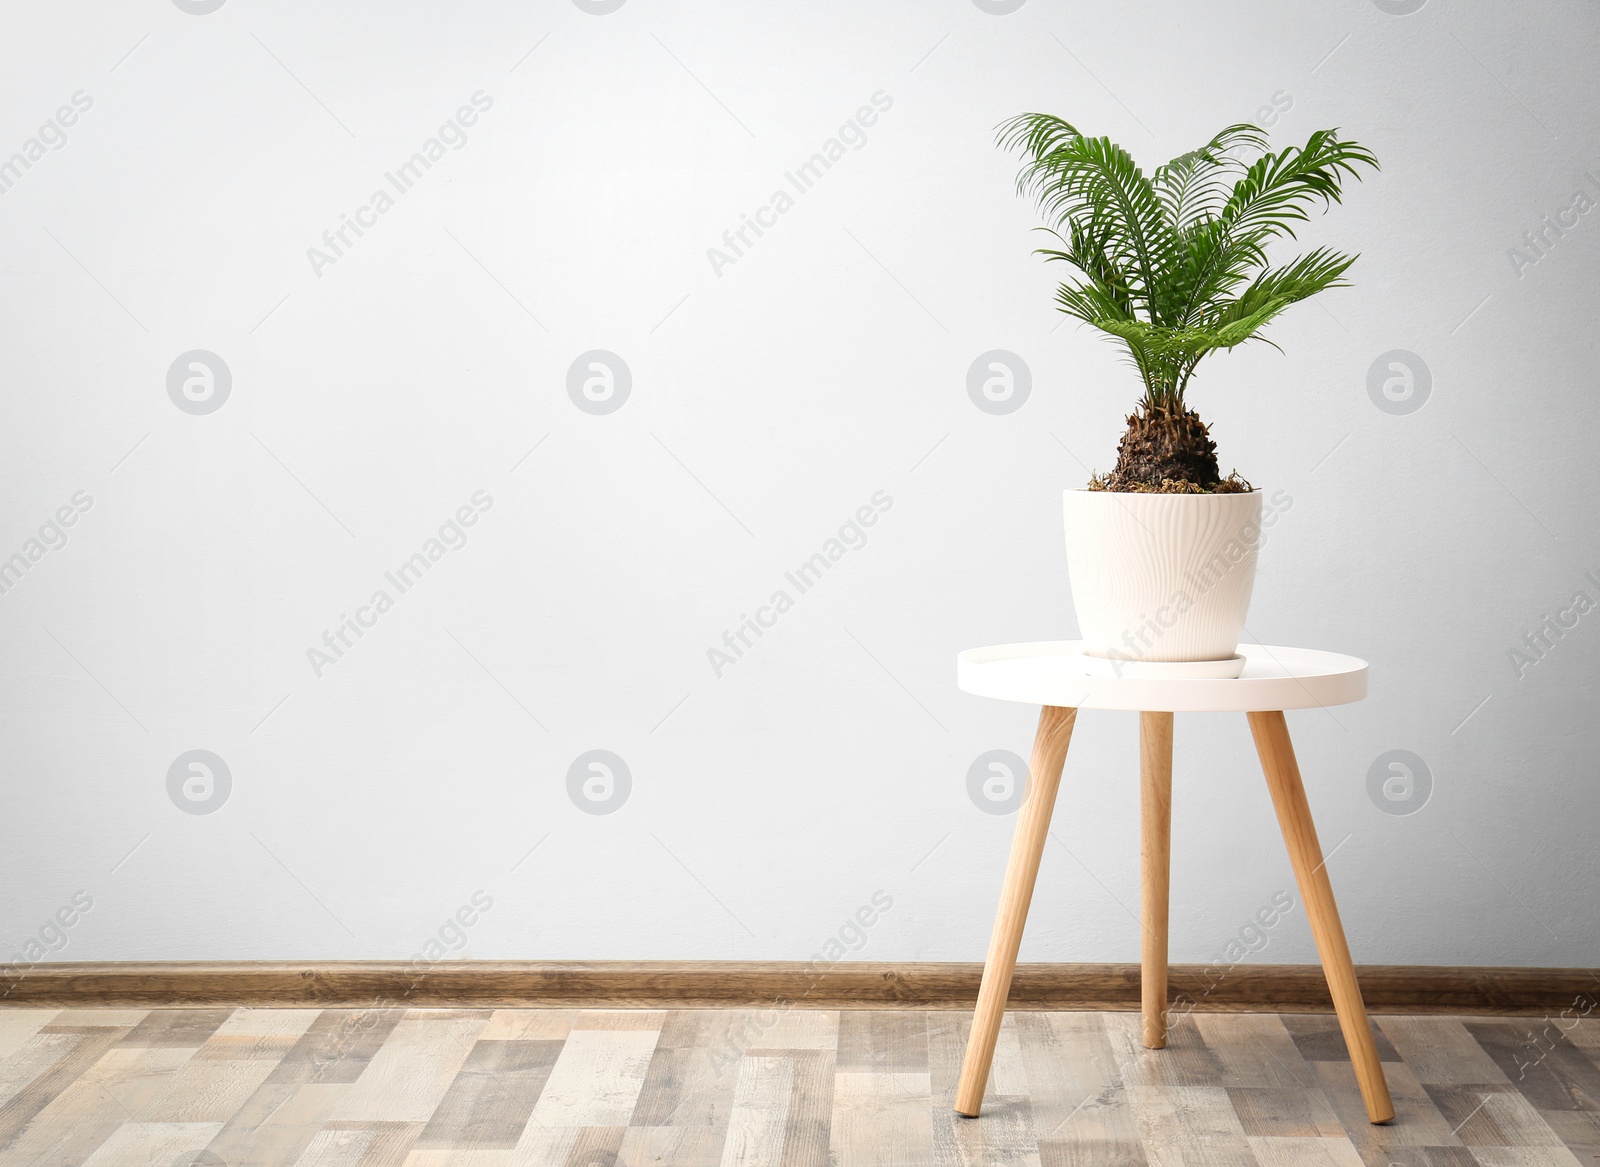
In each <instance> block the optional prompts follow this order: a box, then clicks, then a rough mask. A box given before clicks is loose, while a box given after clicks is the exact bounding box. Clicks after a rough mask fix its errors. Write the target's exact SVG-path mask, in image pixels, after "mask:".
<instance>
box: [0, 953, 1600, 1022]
mask: <svg viewBox="0 0 1600 1167" xmlns="http://www.w3.org/2000/svg"><path fill="white" fill-rule="evenodd" d="M1357 974H1358V977H1359V979H1360V982H1361V991H1362V993H1363V995H1364V996H1365V998H1366V1003H1367V1008H1368V1009H1369V1010H1370V1011H1372V1012H1374V1013H1480V1014H1509V1013H1520V1014H1549V1015H1551V1016H1557V1015H1559V1014H1560V1013H1561V1011H1562V1010H1563V1009H1568V1008H1571V1007H1573V1005H1574V1002H1582V1001H1583V1000H1584V999H1586V998H1591V997H1594V998H1600V971H1597V970H1593V969H1571V968H1470V967H1448V966H1429V965H1365V966H1360V967H1358V968H1357ZM982 975H983V966H982V965H981V964H932V963H902V964H893V963H868V962H864V961H863V962H856V961H843V962H840V963H838V964H834V965H832V966H828V967H824V966H814V965H811V964H808V963H805V962H799V961H796V962H780V961H478V960H473V961H452V960H444V961H438V962H435V963H432V964H431V965H423V964H420V963H419V964H412V963H410V962H406V961H324V962H305V963H302V962H294V961H240V962H199V961H195V962H188V961H156V962H128V963H121V962H117V963H77V964H36V965H32V966H30V967H27V968H18V967H17V966H14V965H12V966H4V967H3V968H0V1006H5V1005H12V1006H29V1007H35V1008H37V1007H41V1006H55V1007H68V1006H103V1007H122V1008H128V1007H140V1008H161V1007H174V1006H186V1007H189V1006H222V1005H232V1006H258V1007H272V1006H278V1007H305V1006H315V1007H319V1008H355V1009H369V1008H396V1007H407V1006H412V1007H429V1006H434V1007H451V1008H517V1007H523V1008H532V1007H543V1008H575V1007H583V1008H672V1009H698V1008H723V1009H729V1008H771V1007H773V1006H774V1005H778V1006H779V1007H789V1006H793V1007H798V1008H806V1009H899V1008H906V1009H970V1008H972V1007H973V1003H974V1002H975V1001H976V1000H977V995H978V982H979V979H980V978H981V977H982ZM1169 992H1170V995H1171V999H1172V1003H1173V1008H1174V1009H1175V1010H1179V1011H1188V1010H1194V1011H1199V1012H1220V1013H1253V1012H1275V1013H1326V1012H1330V1011H1331V1010H1332V1002H1331V1001H1330V999H1329V997H1328V988H1327V984H1326V983H1325V982H1324V980H1323V977H1322V970H1321V969H1320V968H1319V967H1318V966H1316V965H1296V964H1250V965H1244V964H1241V965H1236V966H1234V967H1232V968H1225V967H1222V966H1219V965H1199V964H1177V965H1173V966H1172V969H1171V972H1170V975H1169ZM1009 1007H1010V1008H1012V1009H1063V1010H1065V1009H1106V1010H1118V1011H1121V1010H1137V1009H1138V1008H1139V966H1138V965H1136V964H1019V965H1018V966H1017V972H1016V977H1015V979H1013V981H1012V982H1011V997H1010V1004H1009ZM1582 1007H1583V1006H1582V1004H1579V1008H1582ZM1590 1007H1591V1008H1592V1002H1591V1004H1590ZM1585 1011H1587V1010H1585Z"/></svg>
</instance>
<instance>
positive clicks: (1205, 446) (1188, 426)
mask: <svg viewBox="0 0 1600 1167" xmlns="http://www.w3.org/2000/svg"><path fill="white" fill-rule="evenodd" d="M1089 489H1090V490H1122V491H1137V492H1141V493H1159V494H1204V493H1211V494H1236V493H1240V492H1243V491H1248V490H1250V489H1251V487H1250V484H1249V483H1248V482H1245V481H1244V480H1243V479H1242V478H1240V477H1239V476H1238V475H1237V474H1230V475H1229V476H1228V477H1227V478H1223V477H1222V473H1221V471H1220V470H1219V469H1218V468H1217V445H1216V443H1215V442H1213V441H1212V440H1211V434H1210V430H1209V427H1207V425H1206V424H1205V422H1203V421H1201V420H1200V415H1199V414H1197V413H1195V412H1194V411H1193V410H1185V409H1181V408H1178V409H1174V408H1169V407H1165V406H1157V407H1156V408H1155V409H1149V410H1146V409H1141V410H1140V411H1139V412H1138V413H1136V414H1133V415H1132V416H1130V417H1129V418H1128V429H1127V432H1126V433H1124V434H1123V435H1122V441H1121V442H1120V443H1119V444H1118V446H1117V465H1116V469H1114V470H1113V471H1112V472H1111V473H1110V474H1107V475H1104V476H1100V475H1096V476H1095V478H1094V479H1093V481H1091V482H1090V483H1089Z"/></svg>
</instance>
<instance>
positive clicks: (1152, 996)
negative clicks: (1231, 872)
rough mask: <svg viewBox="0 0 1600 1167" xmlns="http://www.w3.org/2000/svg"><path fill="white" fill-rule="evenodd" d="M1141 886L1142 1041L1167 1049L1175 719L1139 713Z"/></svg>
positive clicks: (1150, 1045) (1159, 714) (1140, 986)
mask: <svg viewBox="0 0 1600 1167" xmlns="http://www.w3.org/2000/svg"><path fill="white" fill-rule="evenodd" d="M1139 826H1140V841H1139V886H1140V889H1141V893H1142V900H1143V904H1142V916H1143V924H1144V944H1143V951H1142V954H1141V959H1140V964H1139V998H1140V1004H1141V1006H1142V1009H1143V1012H1144V1025H1143V1027H1142V1028H1143V1033H1142V1036H1143V1039H1144V1044H1145V1045H1146V1046H1147V1047H1148V1048H1150V1049H1161V1048H1163V1047H1164V1046H1165V1045H1166V1044H1167V896H1168V891H1169V888H1170V886H1171V855H1172V714H1170V713H1141V714H1139Z"/></svg>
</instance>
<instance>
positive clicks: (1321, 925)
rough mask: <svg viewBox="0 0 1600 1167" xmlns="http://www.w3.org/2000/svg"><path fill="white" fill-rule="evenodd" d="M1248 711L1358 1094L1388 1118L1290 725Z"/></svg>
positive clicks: (1378, 1118) (1377, 1117) (1370, 1109)
mask: <svg viewBox="0 0 1600 1167" xmlns="http://www.w3.org/2000/svg"><path fill="white" fill-rule="evenodd" d="M1248 716H1249V718H1250V732H1251V733H1252V734H1253V735H1254V736H1255V739H1256V752H1257V753H1258V754H1260V755H1261V768H1262V770H1264V771H1265V772H1266V775H1267V787H1268V789H1270V790H1271V791H1272V805H1273V806H1274V807H1275V808H1277V811H1278V826H1279V827H1280V828H1282V830H1283V841H1284V842H1285V843H1286V844H1287V845H1288V847H1289V860H1290V862H1291V863H1293V865H1294V877H1295V881H1296V882H1297V883H1298V884H1299V885H1300V898H1301V899H1302V900H1304V901H1305V905H1306V915H1307V916H1309V917H1310V919H1311V934H1312V935H1313V936H1314V937H1316V941H1317V953H1318V955H1320V956H1321V957H1322V971H1323V975H1325V976H1326V977H1327V978H1328V991H1329V992H1330V993H1331V994H1332V995H1333V1008H1334V1011H1335V1012H1336V1013H1338V1015H1339V1028H1340V1029H1341V1030H1342V1031H1343V1032H1344V1043H1345V1047H1346V1048H1347V1049H1348V1050H1349V1051H1350V1064H1351V1066H1352V1067H1353V1068H1354V1069H1355V1073H1356V1084H1357V1085H1358V1086H1360V1087H1361V1099H1362V1101H1363V1102H1365V1103H1366V1106H1367V1118H1368V1119H1370V1120H1371V1121H1372V1122H1388V1121H1389V1120H1390V1119H1392V1118H1393V1117H1394V1103H1393V1102H1392V1101H1390V1099H1389V1084H1388V1082H1387V1081H1385V1080H1384V1076H1383V1066H1382V1064H1381V1063H1380V1062H1379V1061H1378V1048H1377V1045H1376V1043H1375V1042H1374V1041H1373V1039H1372V1027H1371V1025H1370V1024H1368V1022H1367V1007H1366V1005H1365V1004H1364V1003H1363V1002H1362V1000H1361V987H1360V985H1358V984H1357V983H1356V970H1355V965H1354V964H1353V963H1352V962H1351V960H1350V945H1349V944H1348V943H1347V942H1346V941H1345V938H1344V925H1343V924H1341V923H1340V922H1339V908H1338V905H1336V904H1335V903H1334V902H1333V884H1331V883H1330V882H1329V881H1328V869H1327V867H1326V865H1325V864H1324V861H1323V856H1322V844H1321V843H1319V842H1318V841H1317V828H1316V824H1315V823H1313V822H1312V821H1311V808H1310V806H1309V805H1308V804H1307V803H1306V791H1305V786H1304V785H1303V784H1302V783H1301V781H1300V767H1299V765H1298V764H1297V763H1296V762H1295V758H1294V746H1293V744H1292V743H1291V742H1290V741H1289V726H1288V725H1287V723H1285V721H1284V719H1283V714H1282V713H1279V712H1267V713H1251V714H1249V715H1248Z"/></svg>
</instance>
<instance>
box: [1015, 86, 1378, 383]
mask: <svg viewBox="0 0 1600 1167" xmlns="http://www.w3.org/2000/svg"><path fill="white" fill-rule="evenodd" d="M999 142H1000V144H1001V146H1002V147H1004V148H1006V149H1008V150H1018V151H1020V152H1021V153H1022V155H1023V159H1024V161H1023V166H1022V169H1021V171H1020V172H1019V173H1018V176H1017V189H1018V191H1019V193H1022V194H1025V195H1028V196H1030V197H1031V198H1032V199H1033V200H1034V201H1035V202H1036V203H1037V204H1038V206H1039V208H1040V210H1041V212H1043V214H1044V217H1045V221H1046V226H1045V227H1044V228H1043V229H1044V230H1047V231H1049V232H1050V233H1051V234H1053V235H1054V236H1055V238H1056V239H1057V240H1058V241H1059V242H1060V244H1061V246H1060V247H1055V248H1041V249H1040V250H1039V252H1038V254H1040V255H1043V256H1044V257H1045V258H1046V259H1047V260H1057V261H1061V262H1065V263H1067V264H1069V265H1070V266H1072V267H1074V268H1076V269H1077V270H1078V272H1079V273H1080V274H1081V277H1082V278H1080V279H1076V280H1072V281H1069V282H1065V283H1063V284H1062V285H1061V287H1060V289H1059V290H1058V292H1057V297H1056V298H1057V303H1058V305H1059V307H1060V309H1061V311H1063V312H1065V313H1067V314H1068V315H1070V316H1073V317H1075V318H1077V319H1079V320H1082V321H1084V322H1085V323H1087V324H1090V325H1092V326H1093V327H1095V328H1097V329H1099V330H1100V331H1102V332H1104V333H1106V334H1107V335H1108V336H1111V337H1113V338H1115V339H1116V340H1117V341H1118V342H1120V343H1121V344H1122V345H1123V347H1124V348H1125V349H1126V350H1127V353H1128V356H1129V359H1130V360H1131V361H1132V363H1133V364H1134V365H1135V367H1136V368H1137V369H1138V370H1139V373H1140V376H1141V378H1142V379H1143V381H1144V384H1145V401H1144V403H1145V405H1146V406H1148V407H1152V408H1153V407H1155V406H1157V405H1160V404H1163V403H1164V404H1167V405H1173V406H1178V407H1181V406H1182V404H1183V391H1184V388H1185V387H1186V386H1187V384H1188V381H1189V378H1190V376H1192V375H1193V373H1194V369H1195V366H1196V364H1197V363H1198V362H1199V361H1200V360H1201V358H1203V357H1205V356H1206V355H1208V354H1210V353H1212V352H1215V351H1217V350H1218V349H1230V348H1234V347H1236V346H1237V345H1240V344H1242V343H1244V342H1245V341H1247V340H1252V339H1259V333H1260V331H1261V329H1262V328H1263V327H1265V326H1266V325H1267V324H1268V323H1269V322H1270V321H1272V320H1273V319H1274V318H1276V317H1277V316H1278V315H1279V314H1280V313H1282V312H1283V311H1284V309H1286V308H1287V307H1288V306H1289V305H1291V304H1294V303H1297V302H1299V301H1300V300H1303V299H1305V298H1306V297H1308V296H1312V295H1315V294H1316V293H1318V292H1321V291H1324V290H1326V289H1327V288H1332V287H1340V286H1342V285H1343V282H1344V281H1343V279H1342V277H1343V275H1344V273H1345V272H1346V271H1347V270H1348V269H1349V267H1350V265H1351V264H1352V263H1354V262H1355V257H1354V256H1347V255H1343V254H1341V253H1339V252H1336V251H1331V250H1329V249H1327V248H1317V249H1315V250H1313V251H1312V252H1310V253H1309V254H1307V255H1304V256H1302V257H1300V258H1298V259H1296V260H1294V261H1292V262H1290V263H1288V264H1286V265H1283V266H1280V267H1276V268H1274V267H1270V266H1269V260H1268V256H1267V247H1268V245H1269V244H1270V243H1271V242H1273V241H1274V240H1276V239H1280V238H1283V237H1289V238H1293V237H1294V235H1295V229H1296V227H1297V226H1298V224H1300V223H1303V222H1306V221H1307V220H1309V219H1310V217H1311V211H1312V210H1313V209H1315V208H1316V207H1317V206H1318V205H1319V204H1320V205H1322V206H1327V205H1329V204H1332V203H1336V202H1339V201H1340V200H1341V198H1342V195H1343V183H1344V181H1345V180H1346V179H1356V180H1359V179H1360V178H1361V173H1360V168H1361V167H1372V168H1373V169H1376V168H1377V165H1378V161H1377V159H1376V158H1375V157H1373V155H1372V153H1371V152H1370V151H1368V150H1367V149H1366V148H1365V147H1363V146H1361V145H1360V144H1358V143H1356V142H1354V141H1349V140H1345V139H1341V138H1340V137H1339V131H1338V130H1318V131H1316V132H1315V133H1313V134H1312V135H1311V136H1310V138H1308V139H1307V140H1306V144H1305V145H1304V146H1299V147H1295V146H1290V147H1287V148H1285V149H1283V150H1280V151H1277V152H1272V151H1269V150H1268V149H1267V146H1268V140H1267V137H1266V135H1265V134H1264V133H1262V131H1261V130H1259V129H1258V128H1256V127H1255V126H1252V125H1248V124H1238V125H1231V126H1228V127H1227V128H1225V129H1224V130H1222V131H1221V132H1220V133H1218V134H1217V135H1216V136H1215V137H1213V138H1212V139H1211V140H1210V141H1209V142H1207V143H1206V144H1205V145H1203V146H1200V147H1199V148H1198V149H1195V150H1191V151H1189V152H1188V153H1186V154H1181V155H1179V156H1178V157H1177V158H1174V159H1173V160H1172V161H1170V162H1168V163H1166V164H1165V165H1163V166H1159V167H1157V168H1156V170H1155V172H1154V173H1153V174H1152V175H1150V176H1148V177H1147V176H1146V175H1145V174H1144V172H1143V171H1142V170H1140V168H1139V166H1138V164H1137V163H1136V162H1135V161H1134V160H1133V158H1132V156H1131V155H1129V154H1128V152H1127V151H1126V150H1124V149H1123V148H1122V147H1120V146H1118V145H1117V144H1116V143H1114V142H1112V141H1111V140H1110V139H1109V138H1090V137H1088V136H1086V135H1084V134H1083V133H1082V132H1081V131H1079V130H1078V129H1077V128H1076V127H1075V126H1073V125H1072V124H1071V123H1070V122H1067V121H1064V120H1062V119H1061V118H1058V117H1055V116H1053V115H1050V114H1037V113H1030V114H1022V115H1021V116H1019V117H1016V118H1012V119H1011V120H1010V121H1008V122H1006V123H1004V124H1003V125H1002V126H1001V127H1000V130H999Z"/></svg>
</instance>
